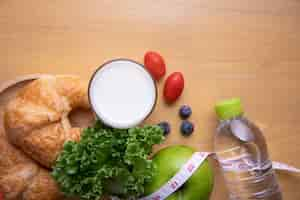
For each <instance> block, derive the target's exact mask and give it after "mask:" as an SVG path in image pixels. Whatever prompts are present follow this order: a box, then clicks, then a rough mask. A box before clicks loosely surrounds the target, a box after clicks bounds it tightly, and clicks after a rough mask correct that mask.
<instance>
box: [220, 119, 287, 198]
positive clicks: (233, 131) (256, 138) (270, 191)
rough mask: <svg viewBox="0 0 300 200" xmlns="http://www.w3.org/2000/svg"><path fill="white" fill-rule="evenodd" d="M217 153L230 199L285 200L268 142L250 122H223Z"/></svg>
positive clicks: (236, 120)
mask: <svg viewBox="0 0 300 200" xmlns="http://www.w3.org/2000/svg"><path fill="white" fill-rule="evenodd" d="M215 151H216V153H217V157H218V160H219V162H220V165H221V166H222V168H223V172H224V178H225V181H226V184H227V187H228V189H229V192H230V199H232V200H243V199H265V200H281V199H282V197H281V193H280V189H279V186H278V184H277V180H276V176H275V173H274V170H273V169H272V162H271V161H270V160H269V157H268V151H267V145H266V142H265V138H264V137H263V134H262V133H261V131H260V130H259V129H258V128H257V127H256V126H255V125H253V124H252V123H251V122H249V121H248V120H247V119H245V118H244V117H237V118H234V119H231V120H224V121H222V122H221V123H220V125H219V127H218V129H217V133H216V138H215Z"/></svg>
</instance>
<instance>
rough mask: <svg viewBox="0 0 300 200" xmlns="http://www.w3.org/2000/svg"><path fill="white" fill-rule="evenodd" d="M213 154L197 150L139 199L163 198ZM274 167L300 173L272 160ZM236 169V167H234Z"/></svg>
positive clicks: (294, 168) (155, 199) (213, 154)
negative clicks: (174, 171)
mask: <svg viewBox="0 0 300 200" xmlns="http://www.w3.org/2000/svg"><path fill="white" fill-rule="evenodd" d="M210 155H211V156H212V157H213V158H214V159H216V156H215V153H212V152H195V153H194V154H193V155H192V157H191V158H190V159H189V160H188V161H187V162H186V163H185V164H184V165H183V166H182V167H181V169H180V170H179V171H178V172H177V173H176V174H175V175H174V176H173V177H172V178H171V179H170V180H169V181H168V182H167V183H165V184H164V185H163V186H162V187H161V188H160V189H158V190H157V191H155V192H154V193H152V194H150V195H148V196H146V197H142V198H140V199H139V200H163V199H166V198H167V197H168V196H170V195H171V194H172V193H174V192H175V191H176V190H178V189H179V188H180V187H181V186H182V185H183V184H184V183H185V182H186V181H187V180H188V179H189V178H190V177H191V176H192V175H193V173H194V172H195V171H196V170H197V168H198V167H199V166H200V165H201V164H202V162H203V161H204V160H205V159H206V158H207V157H208V156H210ZM272 166H273V169H277V170H284V171H288V172H295V173H300V169H297V168H296V167H292V166H290V165H287V164H284V163H280V162H272ZM233 169H234V168H233Z"/></svg>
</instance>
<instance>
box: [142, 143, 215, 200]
mask: <svg viewBox="0 0 300 200" xmlns="http://www.w3.org/2000/svg"><path fill="white" fill-rule="evenodd" d="M194 152H195V150H194V149H192V148H191V147H188V146H182V145H176V146H170V147H166V148H164V149H162V150H160V151H158V152H157V153H156V154H155V155H154V156H153V163H154V165H155V166H156V170H155V175H154V177H153V179H152V181H151V182H150V183H148V184H147V185H146V187H145V195H149V194H151V193H153V192H155V191H156V190H158V189H159V188H160V187H161V186H163V185H164V184H165V183H166V182H167V181H168V180H170V179H171V178H172V177H173V176H174V175H175V174H176V173H177V172H178V171H179V169H180V168H181V167H182V166H183V165H184V164H185V163H186V162H187V161H188V160H189V159H190V158H191V156H192V154H193V153H194ZM213 181H214V177H213V170H212V168H211V166H210V164H209V162H208V161H207V160H205V161H204V162H203V163H202V164H201V165H200V167H199V168H198V169H197V170H196V171H195V172H194V174H193V175H192V176H191V177H190V178H189V179H188V180H187V182H185V183H184V185H183V186H182V187H181V188H179V189H178V190H177V191H176V192H175V193H173V194H172V195H170V196H169V197H168V198H167V200H207V199H209V196H210V193H211V191H212V189H213Z"/></svg>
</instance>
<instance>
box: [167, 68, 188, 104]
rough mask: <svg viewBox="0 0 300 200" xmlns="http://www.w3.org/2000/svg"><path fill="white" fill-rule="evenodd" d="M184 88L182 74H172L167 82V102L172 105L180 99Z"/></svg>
mask: <svg viewBox="0 0 300 200" xmlns="http://www.w3.org/2000/svg"><path fill="white" fill-rule="evenodd" d="M183 88H184V79H183V75H182V73H180V72H174V73H172V74H170V75H169V76H168V78H167V80H166V82H165V87H164V97H165V100H166V102H168V103H172V102H174V101H175V100H176V99H178V97H180V95H181V93H182V91H183Z"/></svg>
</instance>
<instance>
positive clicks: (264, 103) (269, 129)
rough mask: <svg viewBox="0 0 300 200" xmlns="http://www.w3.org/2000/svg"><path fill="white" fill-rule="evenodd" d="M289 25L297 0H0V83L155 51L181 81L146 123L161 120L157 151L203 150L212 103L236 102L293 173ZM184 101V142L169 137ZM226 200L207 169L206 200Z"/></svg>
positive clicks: (298, 129)
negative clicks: (175, 97) (189, 124)
mask: <svg viewBox="0 0 300 200" xmlns="http://www.w3.org/2000/svg"><path fill="white" fill-rule="evenodd" d="M299 21H300V1H299V0H264V1H261V0H242V1H235V0H226V1H225V0H190V1H184V0H173V1H167V0H162V1H155V2H154V1H141V0H130V1H129V0H128V1H125V0H124V1H109V0H85V1H83V0H51V1H46V0H27V1H20V0H0V82H4V81H6V80H9V79H13V78H14V77H16V76H18V75H23V74H32V73H54V74H63V73H67V74H70V73H71V74H80V75H81V76H82V77H83V78H86V79H88V78H89V77H90V75H91V73H92V72H93V71H94V70H95V69H96V68H97V66H100V65H101V64H102V63H103V62H104V61H107V60H109V59H113V58H119V57H126V58H131V59H135V60H137V61H140V62H142V59H143V54H144V52H145V51H146V50H149V49H151V50H156V51H159V52H161V54H162V55H163V56H164V57H165V60H166V63H167V71H168V73H171V72H173V71H182V72H183V73H184V75H185V79H186V89H185V91H184V95H183V96H182V98H181V99H180V100H179V101H178V102H177V103H176V104H175V105H173V106H166V105H165V104H164V103H163V101H162V98H161V97H160V98H159V103H158V106H157V107H156V110H155V112H154V113H153V115H152V116H151V118H150V119H149V120H148V122H149V123H156V122H158V121H160V120H168V121H170V122H171V124H172V133H171V135H170V137H168V138H167V141H166V143H165V144H164V145H170V144H189V145H191V146H194V147H196V148H197V149H199V150H212V144H213V134H214V128H215V125H216V119H215V116H214V112H213V105H214V103H215V102H216V101H217V100H220V99H223V98H227V97H232V96H240V97H241V98H242V99H243V102H244V107H245V109H246V112H247V115H248V116H249V118H251V119H252V120H253V121H255V122H256V123H258V124H259V125H260V126H261V127H262V129H263V130H264V132H265V136H266V138H267V141H268V146H269V151H270V154H271V157H272V159H273V160H279V161H283V162H287V163H289V164H293V165H295V166H298V167H300V159H299V154H300V136H299V133H300V118H299V117H298V116H299V113H300V106H299V104H300V95H299V91H300V55H299V52H300V26H299ZM158 85H159V91H161V89H162V86H163V81H161V82H160V83H159V84H158ZM160 94H161V93H160ZM184 103H186V104H190V105H191V106H192V107H193V111H194V113H193V116H192V118H191V120H192V121H194V122H195V124H196V132H195V134H194V135H193V136H192V137H191V138H183V137H181V136H180V134H179V131H178V129H179V128H178V126H179V123H180V120H179V118H178V117H177V110H178V107H179V106H180V105H181V104H184ZM216 171H217V169H216ZM278 177H279V180H280V185H281V187H282V190H283V194H284V199H286V200H298V199H300V191H299V186H300V177H299V175H290V174H285V173H279V174H278ZM226 195H227V193H226V190H225V188H224V185H223V180H222V178H221V177H220V176H219V173H218V172H217V178H216V184H215V190H214V193H213V195H212V197H211V199H212V200H225V199H227V196H226Z"/></svg>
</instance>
